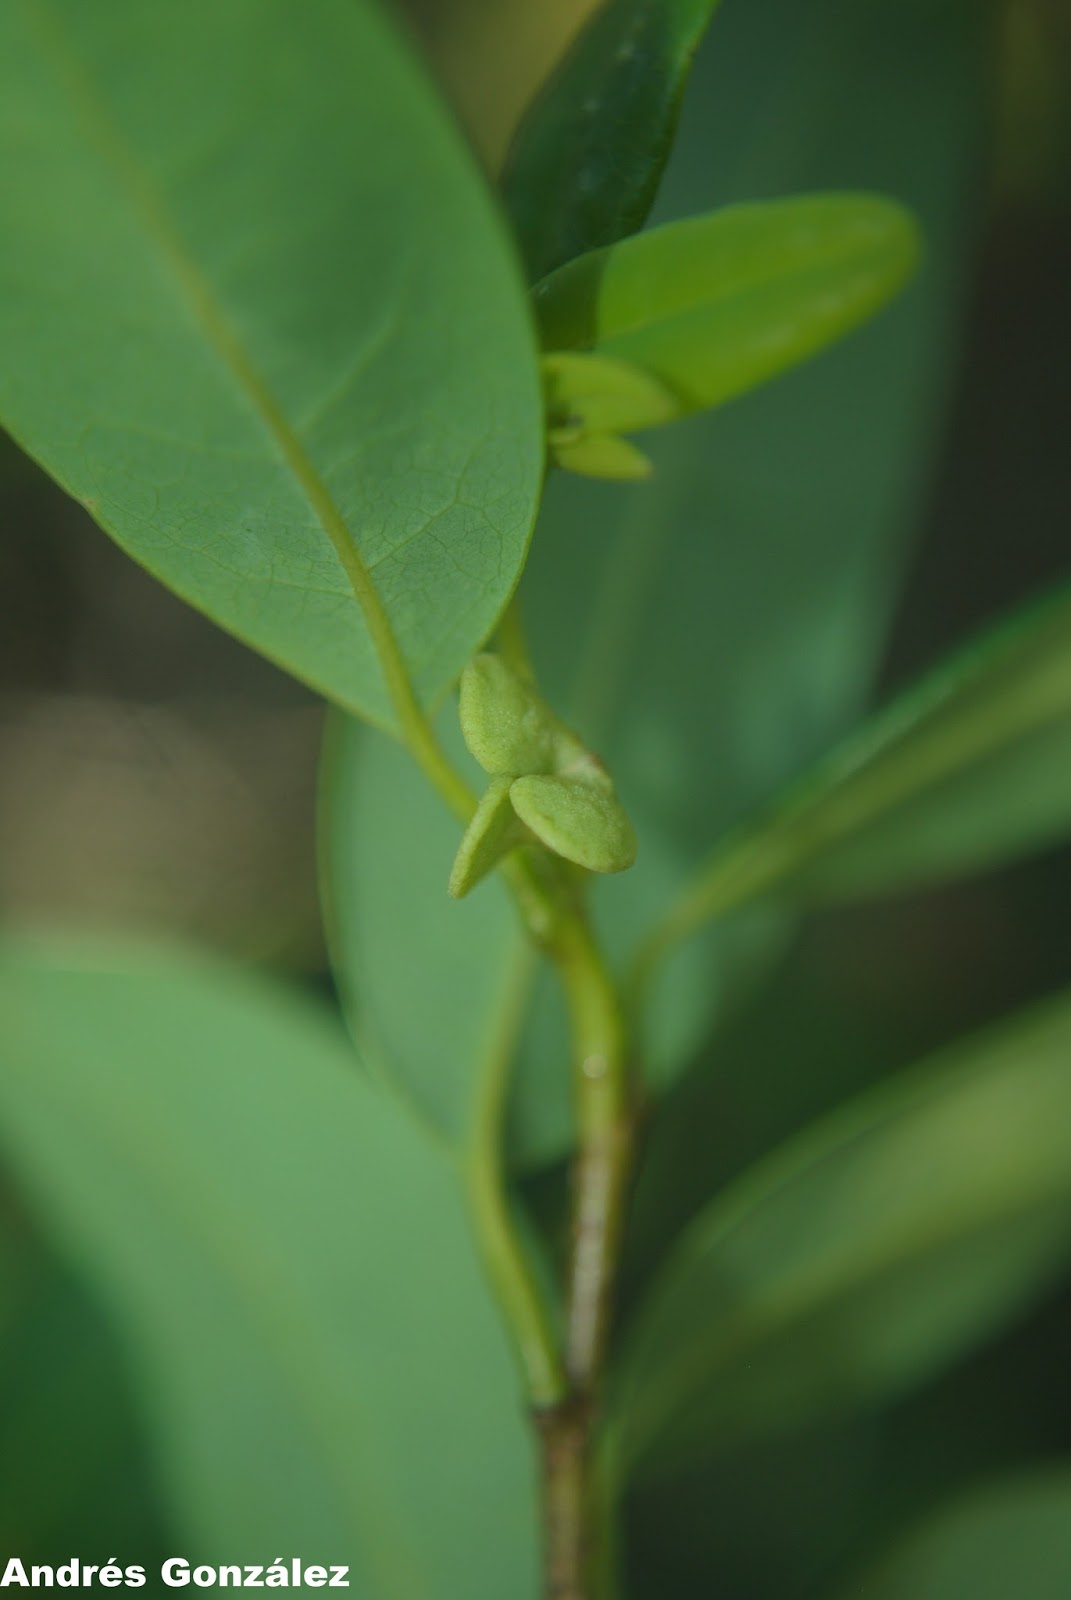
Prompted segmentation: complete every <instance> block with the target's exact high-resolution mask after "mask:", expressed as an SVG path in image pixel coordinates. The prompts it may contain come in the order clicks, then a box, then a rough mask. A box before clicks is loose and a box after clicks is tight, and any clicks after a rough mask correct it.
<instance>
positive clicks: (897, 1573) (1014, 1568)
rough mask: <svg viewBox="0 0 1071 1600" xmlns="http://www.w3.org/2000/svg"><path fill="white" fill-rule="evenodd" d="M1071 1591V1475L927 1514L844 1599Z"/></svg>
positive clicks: (1035, 1597)
mask: <svg viewBox="0 0 1071 1600" xmlns="http://www.w3.org/2000/svg"><path fill="white" fill-rule="evenodd" d="M1069 1591H1071V1472H1069V1471H1068V1470H1067V1468H1066V1467H1063V1468H1061V1467H1053V1468H1049V1469H1048V1470H1041V1469H1037V1470H1035V1471H1034V1472H1033V1473H1031V1474H1030V1475H1025V1474H1024V1475H1023V1476H1021V1477H1018V1478H1012V1479H1005V1480H1003V1481H998V1482H995V1483H990V1484H987V1485H986V1486H985V1487H984V1488H982V1489H977V1490H975V1492H974V1493H973V1494H970V1495H966V1496H964V1497H963V1498H962V1499H960V1500H959V1501H958V1502H957V1503H955V1504H953V1505H951V1506H946V1507H944V1508H943V1509H942V1510H941V1511H940V1512H938V1514H937V1515H936V1516H932V1517H929V1518H927V1520H926V1521H925V1522H924V1523H923V1524H922V1525H921V1527H919V1528H917V1529H915V1531H914V1532H913V1533H910V1534H908V1535H907V1537H906V1538H905V1539H904V1540H903V1541H902V1542H901V1543H900V1544H899V1545H898V1546H896V1547H895V1548H894V1549H893V1550H892V1551H890V1552H889V1554H888V1555H887V1556H886V1557H885V1558H884V1560H882V1561H879V1562H878V1563H877V1565H876V1566H873V1567H871V1568H870V1569H869V1570H868V1571H867V1572H866V1573H864V1574H861V1575H860V1576H858V1577H857V1578H856V1579H855V1581H854V1582H852V1583H850V1584H848V1585H847V1586H846V1587H845V1588H844V1589H843V1590H842V1591H840V1593H839V1595H838V1600H855V1597H856V1596H859V1595H865V1596H866V1600H966V1597H967V1596H969V1597H970V1600H1008V1596H1009V1595H1015V1594H1021V1595H1023V1596H1029V1600H1065V1596H1066V1595H1067V1594H1068V1592H1069Z"/></svg>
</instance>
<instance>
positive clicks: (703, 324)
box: [535, 195, 917, 415]
mask: <svg viewBox="0 0 1071 1600" xmlns="http://www.w3.org/2000/svg"><path fill="white" fill-rule="evenodd" d="M916 254H917V239H916V232H915V227H914V224H913V222H912V220H911V218H910V216H909V214H908V213H907V212H906V211H905V210H904V209H903V207H902V206H899V205H895V204H893V203H892V202H891V201H888V200H879V199H877V198H874V197H872V196H867V195H816V196H811V197H808V198H805V199H799V200H781V201H777V202H775V203H774V204H768V205H746V206H732V207H730V208H728V209H727V210H725V211H715V212H713V213H712V214H711V215H709V216H705V217H690V218H688V219H687V220H686V221H684V222H673V223H667V224H666V225H665V226H664V227H661V228H653V229H652V230H651V231H650V232H648V233H643V234H640V235H638V236H637V237H635V238H633V239H626V240H624V241H622V243H620V244H616V245H610V246H609V247H608V248H607V249H605V250H598V251H593V252H591V253H590V254H588V255H586V256H581V257H580V258H579V259H578V260H576V261H571V262H569V263H568V264H567V265H566V266H564V267H561V268H559V270H558V271H557V272H555V273H553V274H552V275H551V276H550V277H549V278H545V279H544V280H543V282H542V283H540V284H539V285H538V286H537V288H536V291H535V304H536V310H537V312H538V315H539V321H540V326H541V329H542V334H543V341H544V343H545V345H546V346H547V348H548V349H550V350H559V349H560V350H593V351H595V352H596V353H597V354H599V355H602V356H609V357H612V358H614V359H616V360H619V361H629V362H634V363H635V364H636V365H637V366H639V367H641V368H646V369H647V370H648V371H649V372H651V373H653V374H655V376H656V377H658V378H659V379H661V381H662V383H663V384H665V385H666V387H667V388H668V389H670V390H672V391H673V393H674V394H675V395H676V396H677V399H678V403H679V404H678V414H679V415H684V414H685V413H687V412H689V411H699V410H703V409H705V408H706V407H709V406H716V405H720V404H721V403H722V402H723V401H725V400H730V399H732V398H733V396H735V395H738V394H742V393H743V392H744V391H745V390H747V389H753V388H754V387H755V386H756V385H757V384H760V383H764V382H766V380H767V379H769V378H772V377H775V376H776V375H777V374H778V373H779V372H783V371H785V370H786V369H787V368H789V367H793V366H796V365H797V364H798V363H799V362H800V361H803V360H805V359H806V357H807V356H809V355H813V354H814V352H815V351H817V350H820V349H822V347H823V346H824V345H827V344H831V343H832V342H833V341H834V340H835V339H838V338H840V337H841V335H842V334H844V333H846V332H847V331H848V330H849V329H851V328H854V327H855V326H856V325H857V324H858V323H860V322H864V321H865V320H866V319H867V317H869V316H870V315H871V314H872V312H874V311H876V310H877V309H878V307H879V306H881V305H883V304H884V303H885V301H886V300H888V299H890V298H891V297H892V296H893V295H894V294H895V293H896V292H897V290H898V289H900V288H902V286H903V284H904V283H905V282H906V280H907V278H908V276H909V275H910V273H911V270H912V268H913V266H914V263H915V258H916Z"/></svg>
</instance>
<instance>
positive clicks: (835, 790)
mask: <svg viewBox="0 0 1071 1600" xmlns="http://www.w3.org/2000/svg"><path fill="white" fill-rule="evenodd" d="M1069 827H1071V600H1069V599H1068V596H1067V595H1066V594H1065V593H1062V592H1061V593H1059V594H1057V595H1055V596H1052V597H1049V598H1048V599H1047V600H1045V601H1044V602H1042V603H1041V604H1040V605H1035V606H1031V607H1028V608H1027V609H1026V611H1025V613H1024V614H1023V615H1019V616H1016V617H1013V618H1011V619H1005V621H1004V622H1003V623H1002V624H1001V625H1000V626H999V627H997V628H996V629H994V630H993V631H992V632H991V633H990V634H989V635H987V636H985V637H983V638H981V639H978V640H975V641H973V642H972V644H971V645H970V646H969V647H968V648H967V649H966V650H965V651H963V652H962V653H961V654H959V655H957V656H955V657H954V658H952V659H950V660H949V661H946V662H944V663H942V665H941V667H940V668H939V669H938V670H937V671H936V672H934V673H933V674H932V675H931V676H930V677H928V678H926V679H924V680H923V682H922V683H920V684H918V685H915V686H913V687H912V689H911V690H909V691H908V692H907V693H906V694H904V695H902V696H901V697H900V698H899V699H898V700H894V701H893V702H892V703H891V704H890V705H888V706H886V707H885V708H884V709H883V710H882V711H881V712H879V713H878V714H877V715H876V716H874V717H872V718H871V719H870V720H869V721H867V722H864V723H863V724H862V726H861V727H860V728H858V729H857V730H856V731H855V732H854V733H853V734H852V736H851V737H850V738H849V739H848V740H847V741H846V742H845V743H844V744H842V745H841V746H839V747H838V748H837V749H835V750H834V751H833V752H832V754H831V755H829V756H827V757H825V758H824V759H823V760H822V761H821V762H820V763H819V765H818V767H817V769H816V770H815V771H814V772H813V773H810V774H808V775H806V776H805V777H804V778H803V779H801V780H800V782H799V783H797V784H795V785H793V786H791V787H790V788H789V789H788V791H787V792H786V793H785V794H784V796H782V797H781V798H780V799H779V800H777V801H776V802H775V803H774V805H773V806H772V807H771V808H770V809H769V811H768V812H765V813H764V812H760V813H759V814H758V815H757V816H756V817H754V818H753V819H750V820H749V821H748V822H746V823H745V824H744V825H743V826H742V827H741V828H740V829H739V830H738V831H737V832H735V833H732V832H731V833H730V834H729V835H728V836H727V837H726V839H725V840H724V841H723V842H722V844H721V845H720V846H718V847H717V848H716V849H715V851H714V852H713V854H712V856H711V857H710V859H709V860H708V862H707V864H706V865H705V867H704V868H703V869H702V870H701V871H700V872H699V873H697V875H696V877H695V880H694V881H693V883H692V884H691V885H689V886H688V887H687V888H686V889H685V890H684V891H683V892H682V893H681V895H680V896H679V897H678V899H677V900H676V901H675V902H674V904H673V905H672V906H671V907H670V908H669V909H668V910H667V912H666V914H665V916H664V918H663V919H662V921H661V922H660V923H659V924H658V925H657V927H656V928H655V930H654V931H653V933H652V935H651V937H650V939H649V940H648V942H647V943H646V944H645V946H644V948H643V951H642V953H641V957H640V963H639V967H640V971H641V972H645V973H646V972H649V971H650V969H651V968H652V966H654V965H655V964H656V963H657V962H658V961H659V960H660V959H662V958H663V957H664V956H665V954H666V952H667V951H668V950H671V949H672V947H673V945H674V944H675V943H676V942H678V941H680V940H683V939H686V938H688V937H689V936H690V935H691V934H692V933H694V931H695V930H696V929H698V928H701V927H702V926H703V924H704V923H706V922H708V921H711V920H714V919H716V918H718V917H720V916H723V915H724V914H725V913H726V912H727V911H731V910H734V909H735V908H736V907H737V906H739V905H741V904H746V903H748V902H749V901H752V900H754V899H756V898H761V897H763V896H765V895H767V894H769V893H781V894H785V895H787V896H788V897H789V899H791V900H793V901H795V902H800V901H802V902H806V901H808V900H813V899H822V898H824V897H826V896H830V897H832V898H838V897H846V898H851V897H855V896H860V895H868V894H874V893H881V892H883V891H884V892H888V891H890V890H900V891H902V890H904V889H910V888H913V887H916V886H918V885H919V884H925V883H927V882H930V881H933V880H935V879H936V880H938V881H940V880H942V879H945V878H951V877H955V876H956V875H957V874H961V873H965V872H977V871H979V870H980V869H982V868H984V867H987V866H993V865H994V864H998V863H1000V862H1002V861H1004V860H1005V859H1008V858H1013V859H1014V857H1015V856H1017V855H1019V854H1022V853H1023V852H1026V851H1029V850H1032V849H1033V850H1037V849H1040V848H1042V847H1043V846H1044V845H1046V844H1049V843H1051V842H1052V841H1053V840H1055V839H1058V838H1059V837H1060V836H1061V835H1062V834H1063V833H1065V832H1066V831H1067V830H1068V828H1069Z"/></svg>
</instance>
